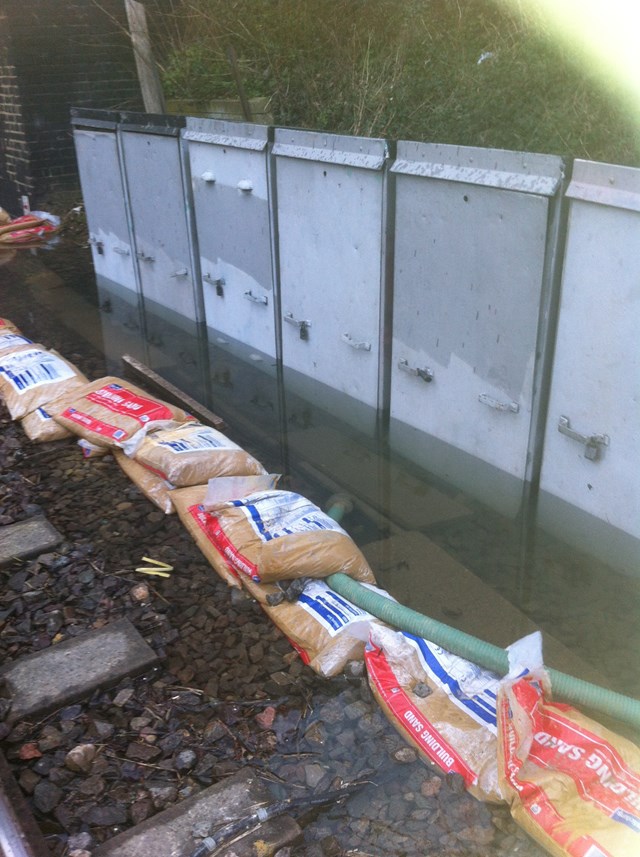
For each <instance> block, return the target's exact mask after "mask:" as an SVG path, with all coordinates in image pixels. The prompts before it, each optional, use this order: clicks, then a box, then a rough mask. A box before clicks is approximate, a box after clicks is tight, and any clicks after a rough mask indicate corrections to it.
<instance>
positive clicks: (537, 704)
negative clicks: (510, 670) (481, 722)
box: [498, 675, 640, 857]
mask: <svg viewBox="0 0 640 857" xmlns="http://www.w3.org/2000/svg"><path fill="white" fill-rule="evenodd" d="M546 687H548V682H547V679H546V677H545V675H536V676H535V678H534V679H533V680H532V676H527V677H525V678H519V679H516V680H514V681H511V680H509V679H506V680H505V681H504V683H503V684H502V686H501V688H500V693H499V696H498V765H499V773H500V783H501V785H502V789H503V792H504V794H505V797H506V798H507V799H508V800H509V802H510V804H511V815H512V816H513V817H514V819H515V820H516V821H517V822H518V824H520V825H521V826H522V827H523V828H524V829H525V830H526V831H527V833H528V834H529V835H530V836H531V837H533V839H535V840H536V841H537V842H538V843H540V845H542V846H543V848H545V849H546V850H547V851H548V852H549V853H550V854H552V855H554V857H574V855H584V857H603V855H604V857H635V855H636V854H640V748H639V747H638V746H636V745H635V744H633V743H632V742H631V741H629V740H628V739H626V738H623V737H621V736H620V735H616V734H615V733H614V732H612V731H611V730H609V729H606V728H605V727H604V726H601V725H600V724H599V723H597V722H596V721H594V720H591V719H590V718H589V717H586V716H585V715H584V714H581V713H580V712H579V711H577V710H576V709H575V708H572V707H571V706H570V705H563V704H560V703H557V702H556V703H554V702H552V701H551V700H550V699H549V698H548V697H547V693H546Z"/></svg>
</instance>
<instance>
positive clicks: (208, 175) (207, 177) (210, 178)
mask: <svg viewBox="0 0 640 857" xmlns="http://www.w3.org/2000/svg"><path fill="white" fill-rule="evenodd" d="M200 178H201V179H202V181H203V182H207V183H210V184H215V181H216V177H215V175H214V174H213V173H212V172H211V170H207V171H206V172H204V173H202V175H201V176H200Z"/></svg>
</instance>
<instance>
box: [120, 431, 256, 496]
mask: <svg viewBox="0 0 640 857" xmlns="http://www.w3.org/2000/svg"><path fill="white" fill-rule="evenodd" d="M134 458H135V460H136V461H137V462H138V463H139V464H143V465H144V466H145V467H148V468H149V469H150V470H153V472H154V473H157V474H158V475H159V476H161V477H162V478H163V479H166V480H168V481H169V482H171V484H172V485H174V486H175V487H177V488H186V487H188V486H190V485H204V484H205V483H206V482H208V481H209V479H212V478H214V477H219V476H251V475H262V474H265V473H266V472H267V471H266V470H265V469H264V467H263V466H262V465H261V464H260V462H259V461H257V460H256V459H255V458H254V457H253V456H252V455H249V453H248V452H245V451H244V450H243V449H242V448H241V447H240V446H238V444H237V443H234V442H233V441H231V440H229V438H228V437H225V435H223V434H222V433H221V432H219V431H216V429H214V428H211V427H210V426H205V425H202V424H201V423H197V422H189V423H185V424H183V425H180V426H177V427H176V428H169V429H159V430H158V431H154V432H150V433H149V434H148V435H147V436H146V437H145V439H144V440H143V441H142V443H141V444H140V446H139V447H138V449H137V451H136V453H135V455H134Z"/></svg>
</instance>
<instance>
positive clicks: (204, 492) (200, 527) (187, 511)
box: [0, 320, 498, 800]
mask: <svg viewBox="0 0 640 857" xmlns="http://www.w3.org/2000/svg"><path fill="white" fill-rule="evenodd" d="M4 325H5V333H0V394H2V395H3V398H4V400H5V403H6V405H7V407H8V409H9V412H10V414H11V416H12V417H13V418H14V419H16V418H20V419H21V420H22V424H23V426H24V428H25V431H27V434H29V436H30V437H32V438H33V439H52V438H54V437H61V436H69V435H77V436H78V437H79V442H80V444H81V445H82V446H83V452H84V454H85V455H88V456H93V455H98V454H101V453H103V454H104V453H108V452H111V453H113V454H114V455H115V457H116V459H117V461H118V463H119V464H120V466H121V467H122V468H123V470H124V471H125V472H126V473H127V474H128V475H129V477H130V478H131V479H132V481H133V482H134V483H135V484H137V485H138V486H139V487H140V488H141V490H142V491H143V492H144V493H145V494H146V496H147V497H149V498H150V499H152V500H153V502H155V503H156V505H158V506H159V508H161V509H163V511H164V512H165V513H169V512H171V511H173V510H175V511H177V513H178V515H179V516H180V519H181V520H182V522H183V523H184V525H185V527H186V528H187V530H188V531H189V533H190V534H191V535H192V537H193V539H194V540H195V542H196V544H197V545H198V547H199V548H200V550H201V551H202V553H203V554H204V556H205V557H206V558H207V560H208V562H209V563H210V565H211V566H212V567H213V568H214V569H215V571H216V572H217V573H218V574H219V575H220V577H222V579H223V580H224V581H225V582H226V583H227V584H228V585H229V586H233V587H240V586H242V587H244V588H245V589H246V590H247V591H248V592H249V593H250V594H251V595H252V596H253V597H254V598H255V599H256V600H257V601H258V602H259V604H260V605H261V607H262V608H263V610H264V611H265V612H266V613H267V615H269V617H270V618H271V619H272V621H273V622H275V624H276V625H277V626H278V627H279V628H280V629H281V630H282V631H283V633H284V634H285V635H286V636H287V637H288V639H289V640H290V641H291V643H292V645H293V646H294V648H295V649H296V650H297V651H298V652H299V654H300V656H301V657H302V659H303V661H304V662H305V663H307V664H309V665H310V666H311V667H312V668H313V669H314V670H315V671H316V672H318V673H319V674H320V675H323V676H326V677H328V676H333V675H336V674H338V673H340V672H341V671H342V670H343V669H344V667H345V665H346V664H347V662H348V661H350V660H360V661H362V660H363V658H364V653H365V645H366V644H367V643H368V641H369V639H370V637H371V635H372V631H375V630H377V631H378V632H379V633H383V632H384V633H385V634H386V635H387V638H386V642H385V645H384V646H383V647H382V646H380V645H378V644H377V643H375V633H374V636H373V638H372V639H373V640H374V644H373V645H370V646H369V649H370V652H369V654H368V657H367V662H368V665H369V667H370V669H369V674H370V675H371V677H372V684H373V685H374V691H375V692H376V693H377V695H378V697H379V698H380V699H381V701H382V700H383V699H384V698H385V697H386V691H384V689H383V686H384V681H383V679H384V678H385V676H386V677H387V678H388V674H389V671H391V674H392V677H391V682H392V684H393V685H402V686H403V687H404V688H405V690H406V694H405V695H406V696H407V698H409V697H413V703H412V704H415V706H416V708H417V709H419V708H420V707H421V706H426V707H427V710H428V711H429V716H428V722H430V723H431V724H432V726H433V730H434V735H435V736H437V737H434V739H433V743H432V746H429V744H428V743H425V746H424V747H419V749H421V750H422V751H423V752H424V751H426V753H425V754H426V755H427V756H428V757H429V758H431V759H433V760H434V761H436V762H437V763H438V764H439V765H440V766H441V767H442V768H443V769H445V770H456V771H458V772H459V773H461V774H462V775H463V776H464V777H465V780H466V782H467V784H468V786H470V787H471V789H472V790H474V789H475V793H476V794H478V795H479V796H482V797H484V798H489V799H493V800H496V799H497V797H498V796H497V774H496V770H495V704H494V706H493V734H492V733H491V728H489V729H487V728H486V723H485V722H484V721H482V722H477V721H478V718H477V717H475V719H474V714H473V711H472V712H471V715H472V716H470V715H469V712H468V711H466V709H465V708H464V707H462V709H460V708H459V706H457V705H455V704H454V705H452V704H451V701H450V700H451V699H452V697H451V694H450V692H449V690H450V689H447V685H446V682H445V683H442V682H440V681H439V679H438V676H437V672H442V669H443V667H440V668H439V670H438V671H434V670H427V669H426V668H425V664H424V659H422V660H420V658H419V659H418V660H416V661H415V663H414V662H413V660H412V659H411V658H409V657H407V653H406V652H405V654H404V655H403V656H401V657H397V658H394V659H390V660H388V661H387V660H386V659H385V664H386V666H385V670H386V673H385V674H384V675H383V672H384V671H381V668H380V665H381V661H380V656H381V655H380V652H381V651H382V649H384V651H385V652H391V651H392V650H394V647H395V648H399V650H400V651H402V650H403V648H404V645H405V642H404V640H405V638H403V637H402V635H399V634H396V632H393V631H391V630H390V629H388V628H385V627H384V626H383V625H382V623H381V622H379V621H378V620H375V619H374V617H372V616H371V615H369V614H368V613H366V612H365V611H363V610H361V609H360V608H358V607H356V606H355V605H354V604H352V603H350V602H349V601H347V600H346V599H344V598H343V597H342V596H340V595H338V594H337V593H336V592H334V591H333V590H332V589H331V588H330V587H329V586H328V585H327V584H326V583H325V582H324V581H323V580H322V578H323V577H326V576H327V575H329V574H332V573H334V572H343V573H345V574H349V575H350V576H352V577H354V578H355V579H356V580H359V581H360V582H362V583H363V584H365V585H367V586H374V585H375V578H374V575H373V572H372V571H371V568H370V567H369V565H368V563H367V561H366V559H365V557H364V556H363V554H362V553H361V551H360V550H359V549H358V547H357V546H356V544H355V543H354V542H353V540H352V539H351V538H350V536H349V535H348V534H347V533H346V532H345V531H344V530H343V529H342V527H340V526H339V524H338V523H337V522H336V521H334V520H333V519H332V518H330V517H329V516H328V515H327V514H325V513H324V512H323V511H322V510H321V509H319V508H318V507H317V506H316V505H314V504H313V503H311V502H310V501H309V500H307V499H306V498H305V497H302V496H301V495H299V494H295V493H293V492H290V491H280V490H277V488H276V487H275V485H276V483H277V476H276V475H273V474H268V473H267V471H266V470H265V469H264V467H263V466H262V465H261V464H260V463H259V462H258V461H257V460H256V459H255V458H254V457H253V456H251V455H249V453H247V452H245V451H244V450H242V449H241V448H240V447H239V446H237V445H236V444H234V443H232V442H231V441H230V440H229V439H228V438H226V437H225V436H224V435H223V434H221V433H220V432H217V431H215V430H214V429H212V428H210V427H208V426H203V425H201V424H199V423H197V422H195V421H194V420H193V419H192V418H191V417H190V415H189V414H187V413H186V412H185V411H183V410H181V409H180V408H176V407H174V406H172V405H168V404H167V403H165V402H162V401H159V400H157V399H154V398H152V397H150V396H149V395H148V394H146V393H145V392H143V391H142V390H140V389H138V388H137V387H135V386H134V385H132V384H130V383H128V382H126V381H124V380H122V379H119V378H114V377H106V378H100V379H98V380H97V381H93V382H89V381H87V379H86V378H84V376H83V375H82V374H81V373H79V372H78V371H77V370H76V369H75V368H74V367H73V366H72V365H71V364H69V363H68V362H67V361H65V360H64V359H63V358H61V357H60V356H59V355H57V354H55V353H54V352H49V351H47V350H46V349H44V347H43V346H41V345H34V344H33V343H31V342H30V341H29V340H27V339H26V337H24V336H22V334H20V332H19V331H17V330H15V328H13V330H11V331H8V330H7V328H8V327H9V326H10V322H7V321H6V320H5V322H4ZM0 329H1V328H0ZM43 366H46V367H47V369H46V371H44V370H43V369H42V367H43ZM16 379H19V383H18V384H16ZM61 433H62V434H61ZM302 578H304V579H305V580H303V581H302V583H303V584H304V585H303V586H300V587H298V590H297V592H296V593H295V597H294V596H293V595H292V594H291V593H290V592H288V591H287V590H286V588H285V587H283V584H282V581H291V580H294V579H302ZM309 578H311V580H308V579H309ZM378 591H379V592H381V590H378ZM382 594H384V595H387V593H382ZM387 597H388V596H387ZM389 635H392V636H389ZM394 637H395V639H396V643H395V644H393V643H392V639H393V638H394ZM422 643H423V645H424V646H427V647H431V649H432V651H433V657H436V658H438V657H441V652H442V650H437V649H436V647H433V646H432V644H430V643H428V642H427V641H422ZM376 652H377V653H378V654H377V655H376ZM442 654H443V655H447V656H448V653H442ZM448 657H451V656H448ZM454 661H455V662H456V663H457V659H455V658H454ZM410 663H413V665H414V667H415V668H414V669H413V670H412V671H411V672H410V673H407V670H408V669H409V664H410ZM394 664H395V666H394ZM374 666H375V669H374ZM400 667H402V670H401V671H403V675H404V679H403V680H402V681H401V676H399V674H398V672H397V669H400ZM396 668H397V669H396ZM452 668H453V662H451V663H449V664H448V665H447V667H446V669H449V670H450V669H452ZM470 669H475V667H473V665H470V664H467V662H466V661H460V668H459V669H458V672H460V670H467V671H468V670H470ZM407 676H409V678H407ZM494 680H495V677H493V676H491V677H490V681H491V682H494ZM414 684H422V685H424V686H426V687H428V689H429V693H428V694H427V696H426V697H425V698H424V699H423V698H422V697H420V696H418V695H415V694H413V692H412V690H411V688H412V687H413V685H414ZM491 687H493V684H491ZM394 695H395V697H396V702H397V701H398V700H399V699H400V696H399V695H398V694H397V693H395V694H394ZM384 707H385V710H386V711H387V713H388V714H389V716H390V718H391V719H392V721H394V720H397V716H396V714H395V713H394V711H393V710H392V709H391V708H390V707H389V706H388V705H386V704H385V706H384ZM416 716H418V715H416ZM419 717H420V718H421V721H420V722H422V721H426V717H425V712H424V711H422V712H421V713H420V714H419ZM486 719H487V718H485V720H486ZM488 719H489V720H491V715H489V716H488ZM416 722H417V721H416ZM407 723H408V721H407V720H406V718H405V717H404V715H402V716H401V717H400V722H399V724H397V725H399V728H400V729H401V731H402V730H405V731H406V726H407ZM450 727H452V728H453V730H454V731H453V732H451V733H450V731H449V729H450ZM459 727H462V729H460V728H459ZM413 731H414V730H411V731H410V732H409V736H412V735H413ZM414 743H415V742H414ZM418 744H420V742H418ZM454 747H455V748H456V749H455V751H454V749H453V748H454ZM442 748H445V749H442ZM485 769H486V772H484V773H483V771H484V770H485ZM479 783H480V785H479Z"/></svg>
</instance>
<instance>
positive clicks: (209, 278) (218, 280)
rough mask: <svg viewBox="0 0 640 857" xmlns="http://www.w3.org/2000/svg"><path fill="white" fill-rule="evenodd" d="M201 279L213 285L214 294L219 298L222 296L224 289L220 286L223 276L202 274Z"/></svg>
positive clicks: (223, 281)
mask: <svg viewBox="0 0 640 857" xmlns="http://www.w3.org/2000/svg"><path fill="white" fill-rule="evenodd" d="M202 279H203V280H204V281H205V283H209V285H211V286H215V289H216V294H217V295H218V297H219V298H223V297H224V289H223V288H222V287H223V286H224V284H225V280H224V277H212V276H211V274H203V275H202Z"/></svg>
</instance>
